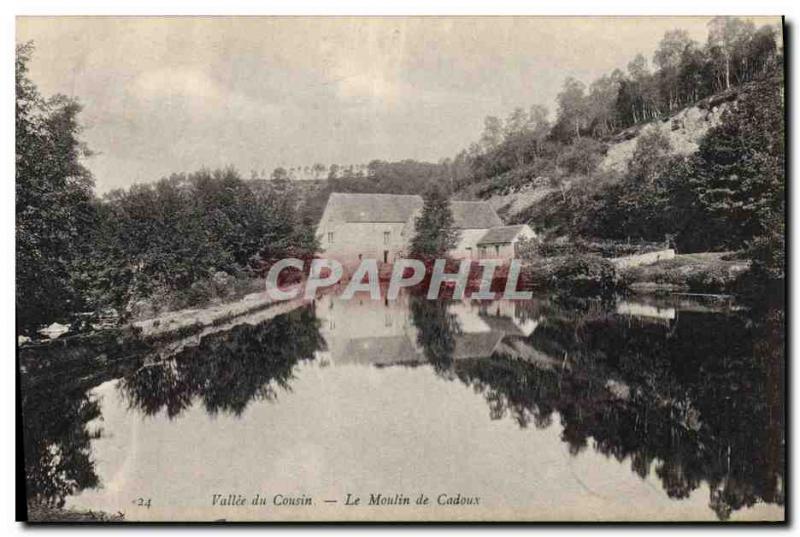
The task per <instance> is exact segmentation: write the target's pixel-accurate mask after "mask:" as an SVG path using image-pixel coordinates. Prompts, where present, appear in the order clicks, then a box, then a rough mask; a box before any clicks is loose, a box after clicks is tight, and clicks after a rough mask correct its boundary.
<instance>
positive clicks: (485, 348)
mask: <svg viewBox="0 0 800 537" xmlns="http://www.w3.org/2000/svg"><path fill="white" fill-rule="evenodd" d="M504 337H505V334H504V333H503V332H478V333H473V334H458V335H457V336H455V349H453V359H454V360H463V359H466V358H487V357H489V356H491V355H493V354H494V353H495V351H496V350H497V346H498V345H499V344H500V342H501V341H502V340H503V338H504Z"/></svg>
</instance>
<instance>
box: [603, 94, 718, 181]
mask: <svg viewBox="0 0 800 537" xmlns="http://www.w3.org/2000/svg"><path fill="white" fill-rule="evenodd" d="M730 102H731V101H730V100H724V101H722V102H719V103H716V105H715V106H708V104H709V103H704V104H703V106H700V105H698V106H692V107H689V108H684V109H683V110H681V111H680V112H678V113H677V114H675V115H674V116H672V117H671V118H669V119H668V120H666V121H654V122H651V123H649V124H647V125H645V126H643V127H641V128H639V129H638V130H635V131H634V130H631V129H629V130H628V131H625V132H627V133H628V136H625V137H622V138H621V139H620V138H618V139H620V141H619V142H617V143H612V144H611V145H610V146H609V148H608V152H607V153H606V156H605V158H603V160H602V161H601V162H600V169H601V170H604V171H617V172H625V170H627V168H628V162H629V161H630V160H631V157H633V152H634V150H635V149H636V142H637V141H638V140H639V136H641V135H642V134H644V133H646V132H651V131H652V130H653V129H657V130H660V131H661V132H662V133H663V134H665V135H666V136H667V137H668V138H669V141H670V143H671V144H672V150H673V153H675V154H676V155H690V154H692V153H694V152H695V151H697V149H698V144H699V142H700V139H701V138H702V137H703V136H704V135H705V134H706V133H707V132H708V130H709V129H710V128H712V127H714V126H716V125H717V124H718V123H719V120H720V117H721V115H722V112H723V111H724V110H725V108H727V107H728V106H730ZM634 132H635V134H633V133H634Z"/></svg>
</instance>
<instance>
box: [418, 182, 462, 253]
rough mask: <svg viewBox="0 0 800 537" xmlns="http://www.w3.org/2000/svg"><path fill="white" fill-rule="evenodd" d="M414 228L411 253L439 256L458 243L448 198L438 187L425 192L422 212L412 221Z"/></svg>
mask: <svg viewBox="0 0 800 537" xmlns="http://www.w3.org/2000/svg"><path fill="white" fill-rule="evenodd" d="M414 229H415V230H416V232H415V234H414V236H413V237H412V239H411V248H410V250H411V255H413V256H416V257H422V258H428V259H431V258H436V257H441V256H443V255H444V254H445V253H447V252H448V251H449V250H452V249H453V248H455V246H456V244H458V230H457V229H456V228H455V227H454V222H453V213H452V211H451V210H450V200H448V199H447V196H445V195H444V194H443V193H442V192H441V191H440V190H439V189H438V188H433V189H431V190H429V191H428V192H427V193H426V194H425V203H424V205H423V206H422V213H421V214H420V215H419V216H418V217H417V218H416V221H415V223H414Z"/></svg>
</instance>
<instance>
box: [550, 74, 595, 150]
mask: <svg viewBox="0 0 800 537" xmlns="http://www.w3.org/2000/svg"><path fill="white" fill-rule="evenodd" d="M585 90H586V87H585V86H584V84H583V82H581V81H580V80H576V79H575V78H572V77H569V78H567V79H566V80H565V81H564V87H563V89H562V90H561V93H559V94H558V97H557V98H556V100H557V101H558V124H559V125H561V128H562V130H563V132H564V134H565V135H566V137H567V139H571V138H572V137H573V136H574V137H576V138H580V137H581V130H583V129H584V128H586V124H587V119H588V114H587V106H586V96H585Z"/></svg>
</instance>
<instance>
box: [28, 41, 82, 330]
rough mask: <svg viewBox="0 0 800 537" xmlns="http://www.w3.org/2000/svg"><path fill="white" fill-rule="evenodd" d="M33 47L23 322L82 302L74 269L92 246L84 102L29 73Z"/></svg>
mask: <svg viewBox="0 0 800 537" xmlns="http://www.w3.org/2000/svg"><path fill="white" fill-rule="evenodd" d="M32 51H33V47H32V45H30V44H26V45H21V46H19V47H17V58H16V123H15V127H16V226H17V248H16V266H17V287H16V304H17V322H18V323H19V325H20V326H22V327H27V326H31V325H35V324H37V323H38V322H39V321H40V320H42V321H43V320H54V319H61V318H63V317H64V316H65V315H67V314H68V312H69V311H72V310H74V309H75V308H79V307H80V306H81V297H80V296H79V295H78V294H77V293H76V292H75V289H74V288H73V285H72V281H71V269H72V266H73V263H74V262H75V261H76V259H79V258H80V255H81V252H82V251H83V249H84V244H83V242H84V241H83V238H84V236H85V233H86V229H87V227H88V226H89V225H90V224H89V219H90V214H91V208H90V202H91V199H92V187H93V181H92V178H91V175H90V174H89V172H88V171H87V170H86V168H84V167H83V166H82V165H81V163H80V158H81V157H82V156H84V155H86V154H87V150H86V148H85V147H84V146H83V144H82V143H81V142H80V140H79V138H78V132H79V128H78V123H77V116H78V113H79V112H80V106H79V105H78V104H77V103H76V102H75V101H74V100H72V99H68V98H66V97H63V96H55V97H52V98H50V99H45V98H44V97H42V96H41V95H40V94H39V92H38V90H37V88H36V86H35V85H34V84H33V83H32V82H31V81H30V79H29V78H28V68H27V63H28V60H29V59H30V56H31V53H32Z"/></svg>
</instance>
